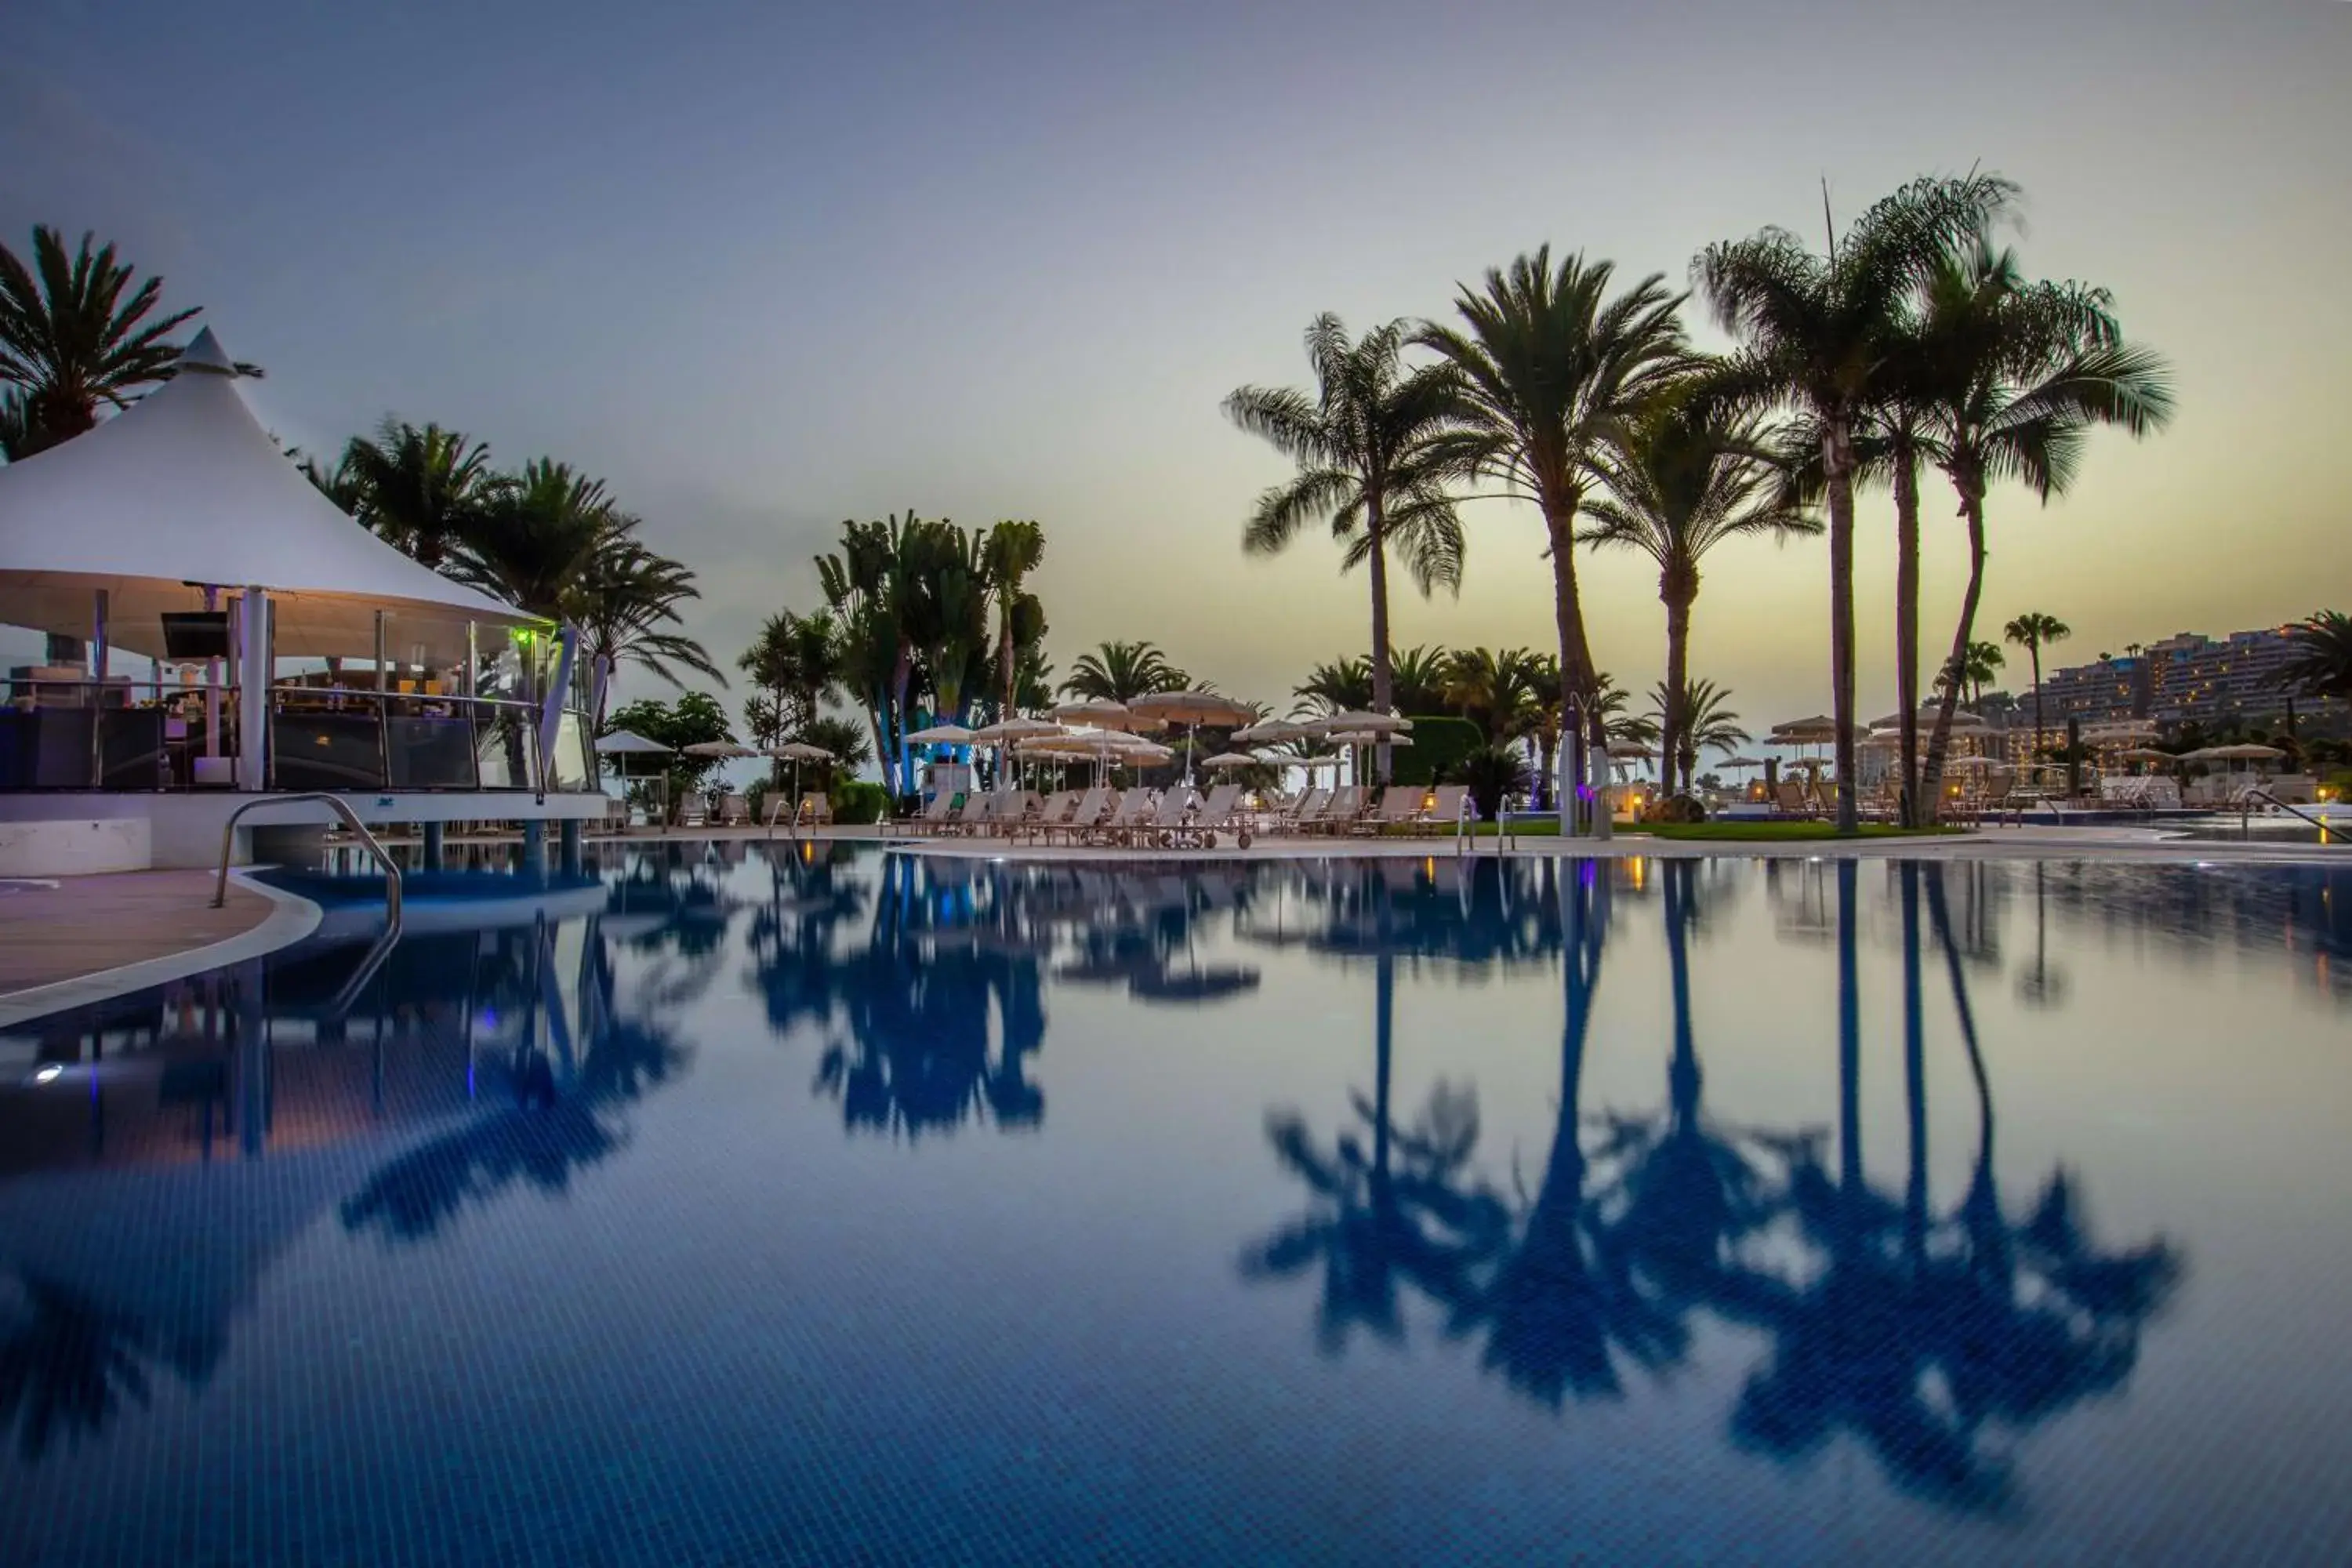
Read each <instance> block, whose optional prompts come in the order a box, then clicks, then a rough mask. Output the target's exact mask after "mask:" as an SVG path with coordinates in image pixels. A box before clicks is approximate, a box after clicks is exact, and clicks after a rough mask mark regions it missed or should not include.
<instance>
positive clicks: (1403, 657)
mask: <svg viewBox="0 0 2352 1568" xmlns="http://www.w3.org/2000/svg"><path fill="white" fill-rule="evenodd" d="M1452 657H1453V656H1452V655H1450V654H1448V653H1447V652H1446V650H1445V649H1444V648H1443V647H1436V646H1435V645H1433V644H1429V643H1423V644H1422V645H1421V646H1420V647H1409V648H1403V649H1401V650H1399V651H1398V652H1397V654H1396V655H1395V657H1394V658H1391V660H1390V665H1389V700H1391V702H1392V703H1394V704H1395V708H1396V711H1397V712H1399V713H1434V712H1437V711H1438V710H1440V709H1442V708H1444V706H1445V672H1446V664H1447V661H1448V660H1449V659H1450V658H1452Z"/></svg>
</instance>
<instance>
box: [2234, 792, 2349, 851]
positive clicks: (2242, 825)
mask: <svg viewBox="0 0 2352 1568" xmlns="http://www.w3.org/2000/svg"><path fill="white" fill-rule="evenodd" d="M2258 800H2266V801H2268V802H2270V803H2271V804H2272V805H2274V806H2276V807H2278V808H2279V809H2280V810H2281V811H2284V812H2285V813H2286V814H2287V815H2288V816H2294V817H2299V818H2301V819H2302V820H2303V821H2305V822H2308V823H2309V824H2311V826H2314V827H2316V828H2317V829H2319V841H2320V842H2321V843H2322V844H2329V843H2333V842H2335V841H2336V839H2338V838H2340V837H2344V835H2343V833H2342V831H2341V830H2340V829H2338V828H2336V827H2332V826H2329V825H2328V822H2327V819H2326V817H2324V816H2312V815H2311V813H2309V812H2307V811H2305V810H2304V809H2303V808H2302V807H2301V806H2299V805H2290V804H2289V803H2288V802H2286V801H2283V800H2281V799H2280V798H2279V797H2278V796H2276V795H2273V794H2272V793H2271V792H2270V791H2268V790H2266V789H2250V790H2248V791H2247V792H2246V793H2245V794H2243V795H2240V796H2239V797H2238V837H2241V838H2246V837H2252V828H2251V827H2250V826H2248V824H2249V821H2250V819H2251V818H2252V816H2253V815H2254V802H2256V801H2258Z"/></svg>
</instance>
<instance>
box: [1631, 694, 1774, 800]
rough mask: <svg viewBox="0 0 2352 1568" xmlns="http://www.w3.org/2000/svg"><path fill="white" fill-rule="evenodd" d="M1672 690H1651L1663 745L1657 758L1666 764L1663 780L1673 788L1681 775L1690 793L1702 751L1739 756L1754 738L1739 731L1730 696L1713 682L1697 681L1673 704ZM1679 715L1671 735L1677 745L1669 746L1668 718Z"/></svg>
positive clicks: (1651, 701) (1662, 774)
mask: <svg viewBox="0 0 2352 1568" xmlns="http://www.w3.org/2000/svg"><path fill="white" fill-rule="evenodd" d="M1671 691H1672V688H1670V687H1668V686H1667V685H1666V684H1665V683H1664V681H1661V682H1659V683H1658V684H1657V685H1656V686H1654V687H1652V688H1651V689H1650V706H1651V711H1652V712H1654V714H1656V715H1657V718H1658V731H1659V734H1660V736H1661V741H1660V744H1659V748H1658V755H1659V757H1660V759H1661V761H1662V763H1663V771H1662V773H1661V776H1662V777H1664V779H1665V780H1666V782H1667V784H1669V785H1672V784H1674V783H1675V779H1676V777H1677V774H1678V773H1679V777H1680V779H1681V786H1680V787H1681V788H1682V789H1684V790H1685V791H1688V790H1689V789H1690V787H1691V780H1692V778H1693V776H1694V775H1695V774H1696V773H1697V772H1698V754H1699V752H1703V751H1716V752H1736V751H1738V749H1739V748H1740V747H1742V746H1744V745H1746V744H1748V742H1749V741H1751V740H1753V739H1755V737H1754V736H1752V735H1750V734H1749V733H1748V731H1746V730H1745V729H1743V728H1741V727H1740V723H1739V715H1738V713H1736V712H1734V711H1733V710H1732V708H1731V693H1730V692H1729V691H1728V690H1727V689H1724V688H1723V687H1720V686H1717V684H1716V683H1715V682H1714V681H1712V680H1706V679H1700V680H1694V681H1691V682H1689V683H1688V684H1687V685H1685V687H1684V688H1683V694H1682V700H1681V701H1680V702H1679V703H1677V702H1674V701H1672V700H1670V697H1669V694H1670V692H1671ZM1670 713H1671V714H1675V715H1676V716H1677V717H1676V720H1675V728H1674V730H1673V731H1672V733H1673V736H1674V742H1673V743H1672V744H1671V745H1669V744H1666V743H1665V742H1664V735H1665V734H1666V733H1667V732H1668V731H1667V728H1666V719H1667V715H1668V714H1670Z"/></svg>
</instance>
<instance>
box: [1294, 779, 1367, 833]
mask: <svg viewBox="0 0 2352 1568" xmlns="http://www.w3.org/2000/svg"><path fill="white" fill-rule="evenodd" d="M1363 815H1364V792H1363V791H1362V790H1361V789H1360V788H1359V787H1358V786H1356V785H1354V784H1341V785H1340V786H1339V788H1338V789H1335V790H1333V791H1332V792H1331V798H1330V800H1329V801H1328V803H1327V804H1326V805H1324V807H1323V810H1322V811H1321V813H1320V814H1319V815H1318V816H1312V817H1308V818H1307V819H1305V820H1303V821H1301V822H1300V823H1299V828H1300V831H1302V832H1306V833H1330V834H1340V833H1346V832H1348V831H1349V829H1350V828H1351V827H1353V826H1354V825H1355V822H1356V819H1357V818H1358V817H1360V816H1363Z"/></svg>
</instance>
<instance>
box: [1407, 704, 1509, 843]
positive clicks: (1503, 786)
mask: <svg viewBox="0 0 2352 1568" xmlns="http://www.w3.org/2000/svg"><path fill="white" fill-rule="evenodd" d="M1420 731H1421V725H1420V722H1419V721H1415V722H1414V725H1413V732H1414V733H1415V734H1416V735H1418V734H1419V733H1420ZM1533 778H1534V774H1533V773H1531V772H1530V771H1529V769H1528V762H1527V759H1526V758H1525V757H1524V756H1521V755H1520V754H1519V750H1518V748H1517V747H1516V746H1481V747H1479V748H1478V749H1477V750H1476V751H1475V752H1470V753H1468V754H1467V755H1465V756H1464V757H1462V758H1460V759H1458V760H1457V761H1456V762H1455V763H1454V766H1453V772H1452V777H1451V779H1450V780H1449V781H1448V782H1450V783H1454V784H1468V785H1469V786H1470V798H1471V799H1472V800H1474V801H1475V802H1477V804H1478V815H1479V816H1480V817H1482V818H1483V819H1485V820H1486V821H1488V822H1492V821H1494V820H1495V818H1496V816H1499V815H1500V814H1501V812H1502V809H1503V797H1504V796H1505V795H1523V794H1525V793H1526V792H1527V788H1528V784H1529V783H1531V782H1532V780H1533Z"/></svg>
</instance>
